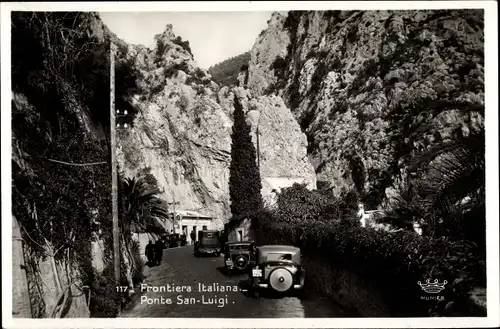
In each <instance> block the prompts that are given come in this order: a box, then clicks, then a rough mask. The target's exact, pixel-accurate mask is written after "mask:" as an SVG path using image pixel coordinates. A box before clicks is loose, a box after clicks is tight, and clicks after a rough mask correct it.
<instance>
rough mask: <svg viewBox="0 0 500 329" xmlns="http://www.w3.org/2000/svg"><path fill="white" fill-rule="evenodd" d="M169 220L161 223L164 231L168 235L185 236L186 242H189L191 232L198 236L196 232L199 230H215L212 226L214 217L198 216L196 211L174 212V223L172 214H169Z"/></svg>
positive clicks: (213, 225)
mask: <svg viewBox="0 0 500 329" xmlns="http://www.w3.org/2000/svg"><path fill="white" fill-rule="evenodd" d="M169 215H170V218H169V219H167V220H165V221H164V222H163V225H164V227H165V230H166V231H167V232H168V233H179V234H185V235H186V237H187V241H188V242H190V241H191V236H190V234H191V232H192V231H194V233H195V234H196V235H195V236H196V237H197V236H198V231H201V230H216V229H217V228H216V227H215V224H214V219H215V218H214V217H212V216H208V215H203V214H200V213H198V212H196V211H191V210H176V211H175V221H174V220H173V218H174V213H173V212H171V213H170V214H169Z"/></svg>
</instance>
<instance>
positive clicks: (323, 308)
mask: <svg viewBox="0 0 500 329" xmlns="http://www.w3.org/2000/svg"><path fill="white" fill-rule="evenodd" d="M223 266H224V258H223V257H222V256H221V257H213V258H195V257H194V256H193V247H191V246H188V247H181V248H175V249H167V250H165V251H164V253H163V262H162V264H161V265H160V266H156V267H152V268H150V267H146V269H145V275H146V279H145V283H146V284H148V286H149V291H147V290H146V289H147V288H144V289H143V291H142V292H141V290H140V289H138V290H136V295H135V296H134V297H133V299H132V301H131V302H130V303H129V304H128V305H127V307H126V308H125V310H124V311H123V313H122V316H123V317H138V318H144V317H209V318H217V317H218V318H249V317H261V318H280V317H287V318H288V317H297V318H304V317H326V318H331V317H341V316H342V311H341V310H340V309H339V308H337V307H336V306H334V305H332V304H331V303H330V302H329V301H327V300H323V299H321V298H320V297H319V296H317V295H313V294H312V293H311V294H310V295H308V296H307V298H306V299H305V300H300V299H298V298H297V297H281V298H278V297H276V296H274V297H273V296H261V298H260V299H254V298H251V297H250V296H248V295H247V293H246V292H244V290H245V287H246V286H245V283H246V281H247V278H248V275H244V274H242V275H231V276H230V277H228V276H226V275H225V274H224V273H225V272H224V270H223ZM199 284H202V285H205V287H208V286H213V285H214V284H215V285H218V287H219V288H220V287H222V286H224V287H226V286H230V287H235V286H236V287H238V288H236V289H237V291H229V292H228V291H225V292H222V291H221V290H222V289H219V291H218V292H213V291H212V292H209V291H205V292H203V291H199ZM167 285H170V288H171V289H170V290H171V291H166V290H167V289H168V288H169V287H168V286H167ZM161 287H165V288H164V289H165V290H164V291H161V292H158V291H157V292H154V291H152V290H153V289H161ZM176 287H177V288H176ZM174 289H179V290H181V289H182V290H183V291H175V290H174ZM207 289H208V288H207ZM186 298H187V299H186ZM168 299H170V301H171V304H168ZM148 302H149V303H151V302H154V303H153V304H148ZM208 302H212V304H205V303H208Z"/></svg>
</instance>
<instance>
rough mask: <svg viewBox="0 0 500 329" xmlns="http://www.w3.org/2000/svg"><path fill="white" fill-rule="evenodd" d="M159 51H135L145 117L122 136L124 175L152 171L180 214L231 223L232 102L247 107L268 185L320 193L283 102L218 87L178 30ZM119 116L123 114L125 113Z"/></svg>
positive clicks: (160, 42)
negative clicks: (286, 180)
mask: <svg viewBox="0 0 500 329" xmlns="http://www.w3.org/2000/svg"><path fill="white" fill-rule="evenodd" d="M156 41H157V45H156V48H155V49H147V48H144V47H139V46H134V45H128V46H127V51H126V58H127V60H129V61H131V62H133V63H134V64H133V65H134V66H135V67H136V68H138V70H139V71H140V73H141V74H139V80H138V85H139V91H138V92H137V94H136V95H135V96H134V99H135V101H134V107H135V108H137V109H138V111H137V114H136V116H135V118H134V119H133V121H132V122H131V126H130V127H133V128H130V129H124V130H120V132H119V137H118V145H119V152H118V159H119V162H120V164H121V166H122V168H123V169H124V172H125V175H126V176H130V175H136V174H137V173H138V172H139V171H140V170H141V169H143V168H146V167H150V168H151V169H152V170H151V172H152V174H153V175H154V176H155V177H156V179H157V180H158V183H159V187H160V189H162V190H163V198H164V199H166V200H167V201H168V202H174V199H175V202H179V204H178V205H176V207H177V209H186V210H196V211H198V212H201V213H205V214H210V215H214V216H217V218H218V224H219V225H221V224H222V223H224V222H225V221H226V220H227V219H228V218H229V217H230V214H229V205H230V200H229V187H228V182H229V164H230V151H231V137H230V135H231V129H232V111H233V99H234V97H235V96H236V97H239V98H240V99H241V100H242V103H243V106H244V108H245V111H246V112H247V113H248V118H249V120H248V122H249V124H251V125H252V132H253V133H252V134H253V140H254V142H255V144H256V145H257V126H258V127H259V129H258V132H259V150H260V166H261V177H268V176H281V177H282V176H285V177H297V176H298V177H304V178H306V179H307V181H308V182H310V183H311V184H313V185H315V183H316V178H315V173H314V168H313V167H312V165H311V164H310V162H309V159H308V158H307V153H306V147H307V140H306V136H305V135H304V134H303V133H302V132H301V130H300V126H299V125H298V123H297V122H296V120H295V118H294V117H293V115H292V114H291V112H290V111H289V109H288V108H287V107H286V106H285V104H284V102H283V100H282V99H281V98H280V97H276V96H262V95H260V96H258V97H254V96H253V95H252V93H251V92H249V91H248V90H245V89H243V88H233V89H229V88H228V87H222V88H221V87H219V86H218V85H217V84H216V83H215V82H214V81H213V80H212V78H211V76H210V74H209V73H208V72H207V71H206V70H203V69H200V68H198V67H196V63H195V61H194V58H193V56H192V54H191V53H190V51H189V49H187V47H183V45H182V43H180V42H179V37H176V36H175V35H174V33H173V27H172V26H171V25H167V26H166V29H165V31H164V32H163V33H162V34H160V35H157V36H156ZM118 110H119V109H118Z"/></svg>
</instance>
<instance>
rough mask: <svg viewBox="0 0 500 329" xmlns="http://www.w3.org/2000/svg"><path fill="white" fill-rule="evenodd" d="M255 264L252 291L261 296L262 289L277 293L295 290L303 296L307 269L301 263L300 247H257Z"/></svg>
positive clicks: (251, 279) (252, 275)
mask: <svg viewBox="0 0 500 329" xmlns="http://www.w3.org/2000/svg"><path fill="white" fill-rule="evenodd" d="M255 260H256V262H255V264H254V265H253V266H252V268H251V271H250V285H251V293H252V294H253V295H254V297H257V298H258V297H259V292H260V290H261V289H270V290H272V291H274V292H276V293H283V294H285V293H292V292H295V293H297V294H298V295H299V297H303V296H304V293H305V290H304V283H305V279H306V270H305V269H304V268H303V267H302V265H301V253H300V249H299V248H297V247H294V246H287V245H266V246H261V247H258V248H257V251H256V256H255Z"/></svg>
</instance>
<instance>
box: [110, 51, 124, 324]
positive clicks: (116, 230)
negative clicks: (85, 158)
mask: <svg viewBox="0 0 500 329" xmlns="http://www.w3.org/2000/svg"><path fill="white" fill-rule="evenodd" d="M115 51H116V46H115V44H114V43H113V42H111V45H110V54H109V57H110V70H109V71H110V72H109V81H110V82H109V90H110V93H109V110H110V113H109V119H110V135H111V184H112V188H111V194H112V213H113V256H114V269H115V285H116V287H117V291H119V290H118V287H119V286H120V227H119V225H118V173H117V169H116V130H115V124H116V123H115V120H116V118H115ZM116 306H117V313H118V315H119V314H120V313H121V303H117V305H116Z"/></svg>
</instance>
